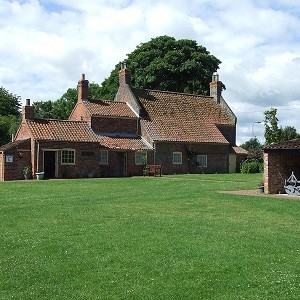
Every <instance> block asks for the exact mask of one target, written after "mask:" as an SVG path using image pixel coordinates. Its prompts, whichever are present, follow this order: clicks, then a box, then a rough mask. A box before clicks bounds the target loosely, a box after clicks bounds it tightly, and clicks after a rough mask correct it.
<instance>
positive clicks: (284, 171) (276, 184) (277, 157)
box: [264, 150, 300, 194]
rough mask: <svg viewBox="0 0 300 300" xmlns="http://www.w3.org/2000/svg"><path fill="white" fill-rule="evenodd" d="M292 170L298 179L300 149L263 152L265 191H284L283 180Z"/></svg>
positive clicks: (299, 172) (275, 192)
mask: <svg viewBox="0 0 300 300" xmlns="http://www.w3.org/2000/svg"><path fill="white" fill-rule="evenodd" d="M292 172H294V174H295V175H296V177H297V179H298V180H299V179H300V151H299V150H298V151H290V150H284V151H282V150H278V151H272V152H269V153H266V152H265V153H264V184H265V193H267V194H277V193H284V192H285V191H284V187H283V186H284V181H285V180H286V179H288V178H289V177H290V175H291V173H292Z"/></svg>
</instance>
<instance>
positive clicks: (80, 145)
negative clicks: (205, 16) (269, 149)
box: [0, 67, 246, 180]
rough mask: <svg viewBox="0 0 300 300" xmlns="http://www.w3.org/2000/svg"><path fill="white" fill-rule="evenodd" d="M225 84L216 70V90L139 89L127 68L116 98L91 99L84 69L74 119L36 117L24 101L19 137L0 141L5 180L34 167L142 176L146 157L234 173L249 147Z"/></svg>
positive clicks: (58, 174) (48, 172) (175, 168)
mask: <svg viewBox="0 0 300 300" xmlns="http://www.w3.org/2000/svg"><path fill="white" fill-rule="evenodd" d="M222 86H223V85H222V82H221V81H219V76H218V75H217V74H214V75H213V78H212V82H211V83H210V96H201V95H192V94H184V93H175V92H166V91H157V90H146V89H138V88H134V87H132V85H131V72H130V70H129V69H127V68H126V67H125V68H122V69H121V70H120V72H119V90H118V92H117V94H116V97H115V99H114V101H103V100H89V97H88V95H89V82H88V80H86V79H85V75H84V74H83V75H82V78H81V80H79V82H78V101H77V104H76V106H75V108H74V110H73V112H72V113H71V115H70V117H69V119H68V120H64V121H62V120H45V119H37V118H35V116H34V107H33V106H31V104H30V100H29V99H28V100H26V105H25V106H24V107H23V111H22V123H21V125H20V128H19V130H18V132H17V134H16V136H15V138H14V141H13V142H11V143H9V144H7V145H4V146H2V147H0V180H15V179H22V178H23V174H22V170H23V168H24V166H28V165H29V166H30V167H31V170H32V174H35V173H36V172H44V174H45V177H47V178H76V177H107V176H133V175H142V174H143V166H144V164H145V162H147V163H148V164H155V165H157V164H159V165H161V166H162V167H163V173H164V174H173V173H215V172H218V173H228V172H236V169H237V168H238V167H239V163H240V162H241V160H243V159H244V158H245V155H246V153H245V152H244V151H242V149H241V148H239V147H237V146H236V116H235V115H234V113H233V112H232V110H231V109H230V107H229V106H228V105H227V103H226V102H225V100H224V99H223V97H222V94H221V93H222Z"/></svg>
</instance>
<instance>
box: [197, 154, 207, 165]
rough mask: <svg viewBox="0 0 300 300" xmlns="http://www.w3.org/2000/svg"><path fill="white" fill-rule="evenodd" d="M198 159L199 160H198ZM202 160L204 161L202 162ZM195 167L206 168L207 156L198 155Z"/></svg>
mask: <svg viewBox="0 0 300 300" xmlns="http://www.w3.org/2000/svg"><path fill="white" fill-rule="evenodd" d="M200 157H201V165H200V161H199V160H200ZM198 158H199V160H198ZM203 158H204V161H203V160H202V159H203ZM196 159H197V167H198V168H207V155H206V154H198V155H197V158H196ZM203 162H204V164H203V165H202V163H203Z"/></svg>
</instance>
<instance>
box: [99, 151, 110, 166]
mask: <svg viewBox="0 0 300 300" xmlns="http://www.w3.org/2000/svg"><path fill="white" fill-rule="evenodd" d="M105 152H106V161H105V162H103V161H102V157H101V153H105ZM99 164H100V165H108V150H100V157H99Z"/></svg>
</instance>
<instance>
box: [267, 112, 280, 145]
mask: <svg viewBox="0 0 300 300" xmlns="http://www.w3.org/2000/svg"><path fill="white" fill-rule="evenodd" d="M276 114H277V109H276V108H271V109H269V110H267V111H265V112H264V115H265V120H264V125H265V140H266V144H267V145H269V144H271V143H279V142H281V136H282V128H281V127H278V119H277V116H276Z"/></svg>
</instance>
